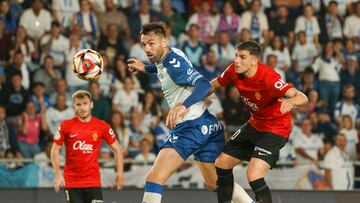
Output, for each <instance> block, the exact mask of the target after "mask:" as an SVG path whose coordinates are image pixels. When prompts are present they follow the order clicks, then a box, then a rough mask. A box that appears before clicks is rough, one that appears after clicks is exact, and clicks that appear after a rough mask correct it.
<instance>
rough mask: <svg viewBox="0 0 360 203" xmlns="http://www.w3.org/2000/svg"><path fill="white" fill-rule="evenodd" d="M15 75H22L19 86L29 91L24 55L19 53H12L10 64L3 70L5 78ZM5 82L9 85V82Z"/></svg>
mask: <svg viewBox="0 0 360 203" xmlns="http://www.w3.org/2000/svg"><path fill="white" fill-rule="evenodd" d="M17 73H20V74H21V75H22V82H21V85H22V86H23V87H24V89H26V90H27V89H29V87H30V73H29V69H28V67H27V64H26V63H25V61H24V55H23V54H22V53H21V52H20V51H17V52H15V53H14V55H13V60H12V63H10V64H9V65H8V67H7V68H6V69H5V75H6V78H12V76H13V75H14V74H17ZM6 82H7V85H10V84H11V80H7V81H6Z"/></svg>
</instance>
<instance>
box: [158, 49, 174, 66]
mask: <svg viewBox="0 0 360 203" xmlns="http://www.w3.org/2000/svg"><path fill="white" fill-rule="evenodd" d="M170 52H172V49H171V47H169V51H168V53H166V55H165V57H164V58H163V59H162V60H161V61H160V62H159V63H155V64H156V65H157V64H162V62H163V61H164V60H165V59H166V57H167V56H168V55H169V54H170Z"/></svg>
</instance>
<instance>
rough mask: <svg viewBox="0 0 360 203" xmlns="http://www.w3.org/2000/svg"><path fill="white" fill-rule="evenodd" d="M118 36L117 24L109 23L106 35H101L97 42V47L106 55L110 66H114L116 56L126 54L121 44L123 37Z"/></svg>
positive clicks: (124, 55) (125, 55)
mask: <svg viewBox="0 0 360 203" xmlns="http://www.w3.org/2000/svg"><path fill="white" fill-rule="evenodd" d="M119 36H120V35H119V31H118V27H117V25H116V24H113V23H110V24H108V26H107V36H103V37H102V38H101V39H100V42H99V44H98V49H99V50H101V51H103V53H104V54H105V55H106V58H107V60H108V65H109V66H110V67H114V65H115V64H114V62H115V59H116V57H119V56H120V57H124V58H125V57H127V55H128V53H127V51H126V50H125V47H124V45H123V39H121V38H120V37H119Z"/></svg>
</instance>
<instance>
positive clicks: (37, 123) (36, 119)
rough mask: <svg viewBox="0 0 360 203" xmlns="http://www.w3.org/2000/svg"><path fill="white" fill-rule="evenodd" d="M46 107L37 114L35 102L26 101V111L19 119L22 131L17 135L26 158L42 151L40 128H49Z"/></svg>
mask: <svg viewBox="0 0 360 203" xmlns="http://www.w3.org/2000/svg"><path fill="white" fill-rule="evenodd" d="M45 119H46V118H45V109H44V108H43V109H42V110H41V113H40V114H36V110H35V104H34V102H32V101H28V102H27V103H26V108H25V111H24V112H23V114H22V116H21V119H20V120H19V126H20V132H19V134H18V135H17V140H18V145H19V148H20V151H21V154H22V155H23V157H24V158H33V157H34V156H35V154H37V153H39V152H40V147H39V137H40V130H47V124H46V120H45Z"/></svg>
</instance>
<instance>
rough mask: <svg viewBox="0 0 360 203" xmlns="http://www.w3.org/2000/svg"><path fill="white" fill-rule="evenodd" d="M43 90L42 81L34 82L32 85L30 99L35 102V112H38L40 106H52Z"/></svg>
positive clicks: (46, 107)
mask: <svg viewBox="0 0 360 203" xmlns="http://www.w3.org/2000/svg"><path fill="white" fill-rule="evenodd" d="M45 90H46V89H45V86H44V83H42V82H35V83H34V84H33V85H32V92H33V94H32V95H31V96H30V100H31V101H33V102H34V104H35V109H36V113H40V111H41V109H42V108H45V109H48V108H49V107H51V106H52V103H51V101H50V99H49V97H48V96H47V95H45Z"/></svg>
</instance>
